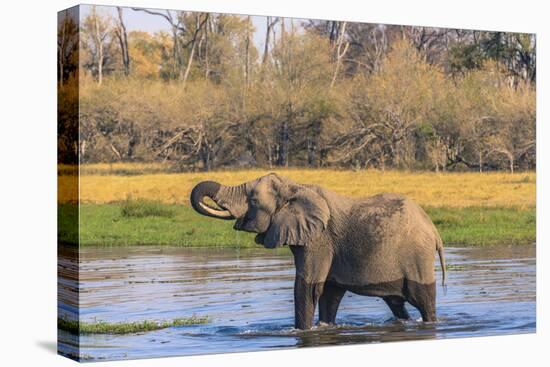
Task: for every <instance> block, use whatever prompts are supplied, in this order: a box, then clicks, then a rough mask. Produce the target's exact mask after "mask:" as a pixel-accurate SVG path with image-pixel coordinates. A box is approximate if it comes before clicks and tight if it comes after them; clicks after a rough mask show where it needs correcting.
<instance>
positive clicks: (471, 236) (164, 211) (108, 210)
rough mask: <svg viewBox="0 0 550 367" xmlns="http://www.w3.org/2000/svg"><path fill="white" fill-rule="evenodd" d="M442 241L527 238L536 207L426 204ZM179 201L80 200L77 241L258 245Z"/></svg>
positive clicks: (62, 224) (63, 227)
mask: <svg viewBox="0 0 550 367" xmlns="http://www.w3.org/2000/svg"><path fill="white" fill-rule="evenodd" d="M426 211H427V212H428V214H429V216H430V217H431V218H432V220H433V222H434V224H435V225H436V227H437V228H438V230H439V232H440V233H441V236H442V238H443V241H444V243H445V245H497V244H506V245H510V244H526V243H532V242H534V241H535V238H536V233H535V232H536V231H535V209H534V208H527V209H516V208H483V207H470V208H427V209H426ZM74 213H75V206H74V205H73V204H62V205H60V206H59V214H58V216H59V237H60V241H62V242H65V243H77V233H76V231H75V230H74V224H75V221H74V220H71V219H70V218H71V216H74ZM233 222H234V221H223V220H216V219H213V218H207V217H204V216H201V215H199V214H197V213H196V212H195V211H194V210H193V209H192V208H190V207H187V206H183V205H172V204H162V203H155V202H147V201H136V202H129V201H124V202H120V203H111V204H82V205H81V207H80V224H81V227H80V244H81V245H83V246H87V245H105V246H131V245H172V246H183V247H240V248H244V247H257V246H258V245H256V244H255V243H254V234H251V233H245V232H239V231H235V230H233V228H232V227H233Z"/></svg>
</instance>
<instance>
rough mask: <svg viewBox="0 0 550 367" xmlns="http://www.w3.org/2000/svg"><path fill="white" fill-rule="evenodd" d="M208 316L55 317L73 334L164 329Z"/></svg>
mask: <svg viewBox="0 0 550 367" xmlns="http://www.w3.org/2000/svg"><path fill="white" fill-rule="evenodd" d="M208 321H209V320H208V317H197V316H192V317H187V318H179V319H174V320H171V321H161V322H157V321H149V320H145V321H136V322H117V323H109V322H105V321H98V322H83V321H80V322H78V321H75V320H67V319H63V318H58V319H57V327H58V328H59V329H61V330H64V331H68V332H70V333H73V334H131V333H139V332H145V331H153V330H159V329H165V328H169V327H174V326H185V325H197V324H206V323H208Z"/></svg>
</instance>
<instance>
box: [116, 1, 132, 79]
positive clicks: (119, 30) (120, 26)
mask: <svg viewBox="0 0 550 367" xmlns="http://www.w3.org/2000/svg"><path fill="white" fill-rule="evenodd" d="M116 9H117V14H118V23H117V25H116V27H115V28H114V32H115V36H116V38H117V39H118V44H119V46H120V54H121V56H122V64H123V66H124V75H126V76H128V75H130V54H129V51H128V34H127V32H126V25H125V24H124V20H123V18H122V8H121V7H120V6H117V8H116Z"/></svg>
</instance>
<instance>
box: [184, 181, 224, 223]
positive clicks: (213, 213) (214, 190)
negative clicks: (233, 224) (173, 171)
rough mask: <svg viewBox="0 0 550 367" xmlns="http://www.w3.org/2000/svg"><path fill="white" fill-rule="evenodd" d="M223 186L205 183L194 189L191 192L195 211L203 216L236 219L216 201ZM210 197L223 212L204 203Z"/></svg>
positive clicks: (210, 182)
mask: <svg viewBox="0 0 550 367" xmlns="http://www.w3.org/2000/svg"><path fill="white" fill-rule="evenodd" d="M221 187H222V185H220V184H219V183H217V182H214V181H203V182H201V183H199V184H198V185H197V186H195V187H194V188H193V190H192V191H191V199H190V200H191V205H192V206H193V209H195V210H196V211H197V212H199V213H200V214H202V215H206V216H209V217H214V218H218V219H235V217H234V216H233V215H232V214H231V212H230V211H229V210H227V209H226V208H225V207H223V206H222V205H221V204H220V203H219V202H218V200H216V198H217V195H218V193H219V192H220V189H221ZM205 197H208V198H210V199H212V200H213V201H214V202H215V203H216V204H218V205H219V206H220V207H221V208H222V210H220V209H216V208H212V207H211V206H209V205H207V204H205V203H204V198H205Z"/></svg>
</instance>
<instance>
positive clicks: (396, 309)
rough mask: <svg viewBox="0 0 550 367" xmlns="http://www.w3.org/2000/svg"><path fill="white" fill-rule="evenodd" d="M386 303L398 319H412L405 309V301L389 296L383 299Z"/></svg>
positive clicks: (401, 298)
mask: <svg viewBox="0 0 550 367" xmlns="http://www.w3.org/2000/svg"><path fill="white" fill-rule="evenodd" d="M382 299H383V300H384V302H386V304H387V305H388V307H389V308H390V310H391V312H392V313H393V315H394V316H395V317H396V318H398V319H403V320H408V319H410V318H411V317H410V316H409V312H408V311H407V309H406V308H405V299H404V298H403V297H399V296H387V297H382Z"/></svg>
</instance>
